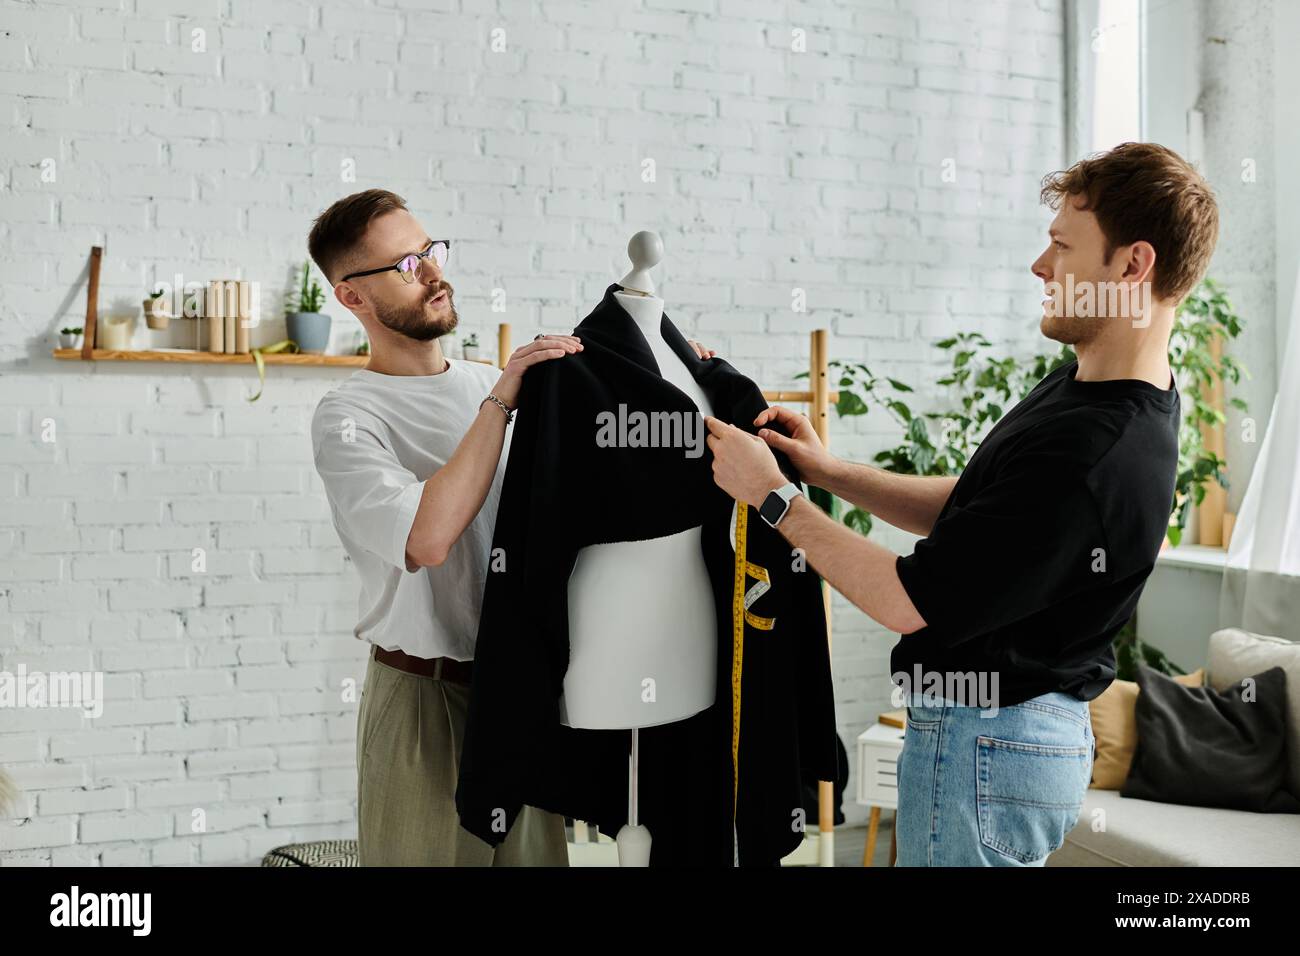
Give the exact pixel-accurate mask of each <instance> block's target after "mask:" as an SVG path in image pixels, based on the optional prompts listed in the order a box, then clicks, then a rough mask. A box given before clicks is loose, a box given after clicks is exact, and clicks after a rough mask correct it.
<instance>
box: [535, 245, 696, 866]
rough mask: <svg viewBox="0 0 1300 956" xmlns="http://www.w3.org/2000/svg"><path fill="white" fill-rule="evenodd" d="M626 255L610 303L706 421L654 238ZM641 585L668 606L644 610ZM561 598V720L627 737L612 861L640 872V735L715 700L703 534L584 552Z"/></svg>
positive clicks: (643, 839) (645, 839)
mask: <svg viewBox="0 0 1300 956" xmlns="http://www.w3.org/2000/svg"><path fill="white" fill-rule="evenodd" d="M628 256H629V258H631V260H632V263H633V270H632V272H631V273H629V274H628V275H627V276H626V277H625V278H624V279H623V280H622V281H621V282H620V283H619V285H621V286H622V287H623V288H624V289H627V290H629V291H626V292H615V293H614V298H615V299H616V300H617V301H618V303H619V304H620V305H621V306H622V307H623V309H624V310H625V311H626V312H627V313H628V315H629V316H631V318H632V320H633V321H634V322H635V323H636V327H637V328H638V329H639V330H640V332H641V334H642V335H643V336H644V337H645V339H646V342H647V344H648V345H649V346H650V349H651V351H652V352H653V354H654V357H655V361H656V363H658V365H659V371H660V374H661V375H662V376H663V378H664V379H665V380H666V381H668V382H670V383H671V384H673V385H675V386H676V387H677V388H679V389H680V390H681V391H682V392H684V393H685V394H686V395H687V396H688V397H689V398H690V399H691V400H692V401H693V402H694V403H695V406H696V407H697V408H698V409H699V410H700V413H701V414H702V415H712V414H713V409H712V407H711V406H710V404H709V401H708V398H707V397H706V396H705V394H704V392H703V390H701V389H700V387H699V385H698V384H696V382H695V380H694V378H693V377H692V376H691V374H690V372H689V371H688V370H687V368H686V366H685V365H684V364H683V363H682V360H681V359H680V358H679V357H678V356H677V353H675V352H674V351H673V350H672V348H671V347H670V346H669V345H668V343H667V342H665V341H664V338H663V335H662V333H661V331H660V329H661V326H662V323H663V309H664V301H663V299H660V298H658V297H656V296H654V295H653V294H652V292H653V289H654V285H653V282H652V281H651V280H650V277H649V274H648V270H649V269H650V268H652V267H653V266H654V265H655V264H656V263H657V262H658V261H659V260H660V259H661V258H662V256H663V245H662V243H661V242H660V240H659V237H658V236H656V235H655V234H654V233H649V232H639V233H637V234H636V235H635V236H633V237H632V240H631V242H629V243H628ZM648 580H650V581H655V582H656V588H657V589H659V590H660V591H662V592H663V593H667V594H671V595H672V596H673V599H672V600H671V601H651V602H647V601H646V600H645V587H646V584H645V583H646V581H648ZM568 595H569V646H570V656H569V667H568V671H567V672H566V674H565V678H564V695H563V697H562V698H561V700H560V720H561V723H563V724H565V725H567V726H569V727H578V728H585V729H600V730H614V729H617V730H626V729H631V730H632V732H633V737H632V762H631V768H630V774H631V781H630V787H629V789H630V795H629V803H630V806H629V816H628V820H629V824H628V826H627V827H624V828H623V830H622V831H620V833H619V836H618V842H619V848H620V849H619V853H620V860H622V861H623V862H624V863H625V865H628V864H630V865H645V864H646V863H648V859H649V835H648V833H646V832H645V828H644V827H639V826H638V825H637V824H636V770H637V756H638V744H639V740H638V736H637V733H636V731H637V728H640V727H653V726H657V725H659V724H665V723H670V722H672V721H677V720H684V719H685V718H687V717H690V716H692V715H694V714H697V713H699V712H700V711H702V710H705V709H706V708H708V707H710V706H712V705H713V702H714V697H715V688H716V676H717V658H718V644H717V642H718V636H717V617H716V609H715V604H714V599H713V592H712V589H711V587H710V584H709V574H708V568H707V567H706V566H705V563H704V556H703V552H702V550H701V528H699V527H695V528H690V529H687V530H686V531H682V532H680V533H678V534H672V535H667V536H666V537H662V538H652V539H649V540H645V541H619V542H613V543H609V544H596V545H590V546H588V547H585V548H583V549H582V550H580V551H579V552H578V557H577V560H576V562H575V564H574V568H573V572H572V574H571V575H570V577H569V587H568ZM633 609H634V610H633ZM642 857H644V862H643V861H642Z"/></svg>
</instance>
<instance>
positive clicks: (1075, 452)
mask: <svg viewBox="0 0 1300 956" xmlns="http://www.w3.org/2000/svg"><path fill="white" fill-rule="evenodd" d="M1042 199H1043V201H1044V202H1045V203H1046V204H1048V205H1049V206H1050V207H1051V208H1053V209H1055V210H1056V211H1057V212H1056V217H1055V218H1054V219H1053V221H1052V223H1051V227H1050V229H1049V236H1050V242H1049V244H1048V247H1047V249H1046V250H1045V251H1044V252H1043V253H1042V254H1041V255H1040V256H1039V257H1038V259H1037V260H1035V262H1034V263H1033V266H1032V271H1033V273H1034V275H1035V276H1037V277H1038V278H1039V279H1041V280H1042V282H1043V284H1044V290H1045V293H1046V294H1045V296H1044V311H1043V318H1042V321H1041V330H1042V332H1043V334H1044V335H1046V336H1047V337H1048V338H1051V339H1054V340H1056V341H1059V342H1063V343H1065V344H1068V345H1071V346H1073V348H1074V351H1075V354H1076V356H1077V361H1075V362H1071V363H1069V364H1068V365H1065V366H1063V367H1061V368H1058V369H1057V370H1055V371H1054V372H1052V373H1051V374H1049V375H1048V376H1047V377H1046V378H1044V379H1043V380H1042V381H1041V382H1039V383H1038V385H1037V386H1036V387H1035V388H1034V390H1033V391H1032V392H1031V393H1030V394H1029V395H1028V396H1027V397H1026V398H1025V399H1024V400H1023V401H1022V402H1020V404H1018V405H1017V406H1016V407H1015V408H1013V409H1012V410H1011V411H1010V412H1009V413H1008V414H1007V415H1006V416H1005V417H1004V418H1003V419H1002V420H1001V421H999V422H998V423H997V424H996V425H995V426H994V427H993V429H992V430H991V431H990V432H989V434H988V435H987V436H986V437H985V439H984V440H983V442H982V443H981V444H980V447H979V448H978V450H977V451H976V452H975V454H974V455H973V456H972V457H971V460H970V462H969V463H968V464H967V467H966V469H965V470H964V471H963V472H962V474H961V475H960V476H959V477H957V478H952V477H928V476H926V477H923V476H914V475H895V474H891V473H889V472H885V471H881V470H879V469H876V468H871V467H868V466H866V465H857V464H852V463H849V462H844V461H840V460H839V459H836V458H835V457H834V456H832V455H830V454H829V452H827V451H826V450H825V449H824V448H823V447H822V445H821V443H820V442H819V441H818V439H817V436H816V433H815V432H814V430H813V428H812V425H811V423H809V422H808V420H807V419H806V418H804V417H803V416H802V415H798V414H796V413H794V412H791V411H789V410H787V409H784V408H770V409H768V410H767V411H765V412H764V413H763V414H761V415H760V416H759V417H758V418H757V419H756V420H755V422H754V425H755V427H756V428H758V429H759V431H758V435H757V436H754V435H750V434H748V433H746V432H745V431H743V430H741V429H738V428H735V427H734V426H729V425H725V424H723V423H720V422H717V421H716V420H713V419H709V420H708V425H709V429H710V433H711V434H710V438H709V440H708V444H709V448H710V451H711V452H712V453H713V456H714V458H713V470H714V477H715V480H716V481H717V483H718V485H719V486H720V487H722V488H723V489H724V490H726V491H727V492H728V493H730V494H732V495H733V496H735V497H736V498H737V499H739V500H742V501H746V502H748V503H749V504H751V505H753V506H754V507H755V508H759V509H760V514H761V515H762V516H763V517H764V518H766V519H767V520H769V521H775V523H776V526H777V527H778V528H779V529H780V530H781V532H782V533H783V534H784V535H785V537H786V538H787V539H788V540H789V541H790V543H791V544H792V545H794V546H795V547H796V548H798V549H800V550H801V551H802V552H803V554H804V555H805V556H806V558H807V561H808V563H809V564H810V565H811V566H812V567H814V568H815V569H816V570H817V571H818V572H819V573H820V574H821V575H822V576H823V577H825V578H826V579H827V580H828V581H829V582H830V583H831V585H832V586H834V587H835V588H836V589H837V590H839V591H840V592H841V593H843V594H844V595H845V596H846V597H848V598H849V600H851V601H852V602H853V603H854V604H855V605H857V606H858V607H859V608H861V609H862V610H863V611H865V612H866V613H867V614H869V615H870V616H871V617H872V618H874V619H875V620H876V621H878V622H879V623H881V624H883V625H884V626H886V627H888V628H889V629H891V630H894V631H897V632H899V633H900V634H901V635H902V638H901V640H900V641H899V643H898V645H897V646H896V647H895V648H894V652H893V656H892V659H891V670H892V672H893V679H894V682H895V684H896V686H897V687H898V688H899V693H900V696H899V699H900V700H901V701H902V702H905V703H906V704H907V705H908V729H907V733H906V735H905V738H904V747H903V753H902V756H901V757H900V761H899V777H898V783H899V813H898V818H897V834H896V835H897V839H898V862H899V864H900V865H916V866H925V865H980V866H1015V865H1041V864H1042V863H1043V862H1044V861H1045V860H1046V857H1047V855H1048V854H1049V853H1051V852H1052V851H1053V850H1055V849H1056V848H1057V847H1059V846H1060V845H1061V843H1062V842H1063V840H1064V838H1065V835H1066V833H1068V832H1069V830H1070V828H1071V827H1073V825H1074V824H1075V822H1076V821H1077V818H1078V814H1079V810H1080V808H1081V806H1082V802H1083V797H1084V792H1085V791H1086V789H1087V786H1088V782H1089V777H1090V774H1091V765H1092V733H1091V728H1090V725H1089V719H1088V709H1087V701H1089V700H1092V699H1093V698H1095V697H1097V696H1098V695H1099V694H1101V692H1102V691H1103V690H1105V689H1106V687H1107V686H1108V685H1109V684H1110V682H1111V681H1112V680H1114V678H1115V658H1114V654H1113V652H1112V650H1111V640H1112V638H1113V637H1114V636H1115V634H1116V632H1117V631H1118V630H1119V629H1120V628H1121V627H1122V626H1123V625H1124V623H1125V621H1127V620H1128V619H1129V617H1130V616H1131V615H1132V613H1133V610H1134V608H1135V607H1136V605H1137V601H1138V597H1139V595H1140V594H1141V591H1142V587H1143V584H1144V582H1145V581H1146V578H1147V576H1148V575H1149V574H1150V572H1151V569H1152V568H1153V566H1154V563H1155V558H1156V554H1157V553H1158V551H1159V549H1160V543H1161V541H1162V539H1163V538H1164V535H1165V529H1166V527H1167V526H1168V520H1169V514H1170V511H1171V508H1172V503H1173V488H1174V478H1175V472H1176V469H1177V462H1178V426H1179V420H1180V407H1179V398H1178V392H1177V390H1176V388H1175V386H1174V381H1173V376H1172V374H1171V372H1170V367H1169V355H1168V348H1169V335H1170V332H1171V330H1172V328H1173V322H1174V311H1175V309H1176V307H1177V305H1178V303H1179V302H1180V301H1181V300H1182V299H1183V297H1184V296H1185V295H1186V294H1187V293H1188V292H1189V291H1190V290H1191V289H1192V287H1193V286H1194V285H1195V284H1196V283H1197V282H1198V281H1199V280H1200V278H1201V276H1202V275H1204V273H1205V269H1206V267H1207V265H1208V263H1209V260H1210V256H1211V254H1212V253H1213V251H1214V245H1215V242H1216V240H1217V237H1218V212H1217V206H1216V204H1215V200H1214V196H1213V193H1212V192H1211V190H1210V188H1209V186H1208V185H1207V184H1206V183H1205V181H1204V180H1203V179H1202V178H1201V176H1200V175H1199V174H1198V173H1197V172H1196V170H1195V169H1193V168H1192V167H1191V166H1190V165H1188V164H1187V163H1186V162H1185V161H1184V160H1182V159H1181V158H1180V157H1179V156H1177V155H1176V154H1175V153H1173V152H1172V151H1170V150H1168V149H1166V148H1164V147H1161V146H1157V145H1153V144H1145V143H1125V144H1123V145H1121V146H1118V147H1116V148H1115V149H1113V150H1111V151H1110V152H1107V153H1103V154H1100V155H1098V156H1095V157H1093V158H1091V159H1086V160H1083V161H1081V162H1079V163H1076V164H1075V165H1074V166H1072V167H1070V169H1068V170H1065V171H1063V172H1057V173H1053V174H1051V175H1049V176H1047V177H1046V178H1045V179H1044V181H1043V188H1042ZM776 427H779V428H780V429H781V431H782V432H784V434H782V433H780V432H778V431H777V430H776ZM769 445H770V446H771V448H775V449H779V450H780V451H783V452H785V453H786V454H787V455H788V456H789V458H790V460H791V462H792V463H793V465H794V466H795V467H796V468H798V469H799V471H800V472H801V475H802V477H803V478H805V479H806V480H807V481H808V482H809V483H810V484H813V485H817V486H819V487H821V488H825V489H827V490H829V491H831V492H833V493H834V494H836V495H838V496H839V497H840V498H843V499H845V500H847V501H850V502H852V503H853V504H855V505H857V506H858V507H861V508H864V509H866V510H867V511H869V512H871V513H872V514H874V515H876V516H877V517H879V518H881V519H883V520H885V521H887V522H889V523H890V524H892V525H894V526H896V527H899V528H902V529H903V530H906V531H910V532H913V533H915V534H918V535H921V536H922V540H921V541H919V542H917V544H916V546H915V549H914V551H913V553H912V554H910V555H907V556H905V557H903V556H898V555H895V554H893V553H892V552H890V551H888V550H887V549H885V548H882V547H880V546H879V545H877V544H875V543H874V542H873V541H870V540H869V539H867V538H863V537H861V536H859V535H856V534H854V533H853V532H852V531H850V530H849V529H847V528H845V527H844V526H843V525H840V524H838V523H836V522H834V521H833V520H831V519H830V518H829V517H827V516H826V515H825V514H824V513H822V512H821V511H820V509H818V508H817V507H816V506H814V505H812V504H810V503H809V502H808V501H807V500H806V499H804V498H803V497H802V496H800V495H798V494H797V492H796V493H792V492H790V490H789V486H788V485H787V483H788V479H787V478H786V477H785V476H784V475H782V474H781V472H780V471H779V469H777V467H776V463H775V459H774V458H773V457H772V454H771V450H770V449H769V447H768V446H769ZM792 494H793V497H792Z"/></svg>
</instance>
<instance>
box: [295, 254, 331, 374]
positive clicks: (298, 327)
mask: <svg viewBox="0 0 1300 956" xmlns="http://www.w3.org/2000/svg"><path fill="white" fill-rule="evenodd" d="M324 304H325V293H324V291H322V289H321V287H320V283H319V282H317V281H316V280H315V279H313V278H311V273H310V264H309V263H306V262H304V263H303V264H302V283H301V284H300V286H299V287H298V289H297V291H296V292H295V293H290V296H289V302H288V303H287V304H286V306H285V313H284V324H285V326H286V328H287V330H288V333H289V338H290V339H292V340H293V341H294V342H296V343H297V344H298V349H299V350H300V351H302V352H307V353H309V354H311V355H324V354H325V350H326V349H327V348H328V347H329V344H330V317H329V316H328V315H326V314H325V313H323V312H321V306H323V305H324Z"/></svg>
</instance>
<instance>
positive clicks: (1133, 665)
mask: <svg viewBox="0 0 1300 956" xmlns="http://www.w3.org/2000/svg"><path fill="white" fill-rule="evenodd" d="M1111 647H1113V648H1114V650H1115V677H1116V678H1117V679H1119V680H1131V681H1136V680H1137V672H1138V665H1139V664H1145V665H1147V667H1150V668H1152V669H1153V670H1157V671H1159V672H1160V673H1161V674H1168V675H1170V676H1176V675H1182V674H1186V673H1187V672H1186V671H1185V670H1183V669H1182V668H1181V667H1179V666H1178V665H1177V664H1175V663H1174V662H1173V661H1171V660H1170V659H1169V657H1168V655H1166V654H1165V652H1164V651H1162V650H1160V649H1159V648H1157V647H1154V646H1152V645H1151V644H1148V643H1146V642H1145V641H1144V640H1142V639H1141V638H1140V637H1138V633H1137V615H1134V616H1133V617H1131V618H1129V621H1128V623H1127V624H1125V625H1124V626H1123V627H1121V628H1120V629H1119V633H1118V634H1116V635H1115V638H1114V640H1112V641H1111Z"/></svg>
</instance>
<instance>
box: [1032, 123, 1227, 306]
mask: <svg viewBox="0 0 1300 956" xmlns="http://www.w3.org/2000/svg"><path fill="white" fill-rule="evenodd" d="M1066 196H1071V197H1075V196H1081V197H1083V200H1084V201H1083V203H1082V204H1081V205H1080V206H1079V208H1080V209H1086V210H1090V211H1091V212H1092V213H1093V215H1095V216H1096V217H1097V222H1098V223H1099V224H1100V225H1101V231H1102V233H1103V234H1104V235H1105V237H1106V259H1105V261H1106V262H1109V261H1110V257H1111V253H1113V252H1114V251H1115V249H1116V248H1118V247H1119V246H1126V245H1129V244H1130V243H1134V242H1138V241H1139V240H1145V241H1146V242H1149V243H1151V246H1152V248H1154V249H1155V251H1156V265H1155V276H1154V278H1153V280H1152V283H1151V291H1152V293H1153V294H1154V295H1155V297H1156V298H1158V299H1170V300H1172V301H1173V302H1174V303H1175V304H1177V303H1178V302H1181V301H1182V299H1183V297H1184V296H1185V295H1187V293H1188V292H1190V291H1191V290H1192V287H1193V286H1195V285H1196V283H1197V282H1199V281H1200V280H1201V277H1202V276H1204V275H1205V270H1206V269H1207V268H1208V267H1209V265H1210V257H1211V256H1212V255H1213V254H1214V246H1215V243H1216V242H1218V238H1219V206H1218V203H1216V202H1215V199H1214V191H1213V190H1211V189H1210V186H1209V184H1208V183H1207V182H1206V181H1205V179H1204V178H1203V177H1202V176H1201V174H1200V173H1199V172H1197V171H1196V169H1195V167H1193V166H1192V165H1191V164H1190V163H1188V162H1187V160H1185V159H1183V158H1182V157H1181V156H1179V155H1178V154H1177V153H1175V152H1174V151H1173V150H1172V149H1169V148H1168V147H1165V146H1160V145H1158V144H1156V143H1121V144H1120V145H1118V146H1116V147H1115V148H1114V149H1112V150H1110V151H1108V152H1105V153H1098V154H1097V155H1095V156H1090V157H1088V158H1087V159H1081V160H1079V162H1077V163H1075V164H1074V165H1073V166H1071V167H1070V168H1069V169H1066V170H1061V171H1058V172H1054V173H1048V174H1047V175H1046V176H1044V177H1043V188H1042V192H1041V194H1040V198H1041V199H1042V201H1043V203H1044V204H1045V205H1047V206H1049V207H1050V208H1052V209H1057V208H1059V207H1060V204H1061V201H1062V200H1063V199H1064V198H1065V197H1066Z"/></svg>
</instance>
